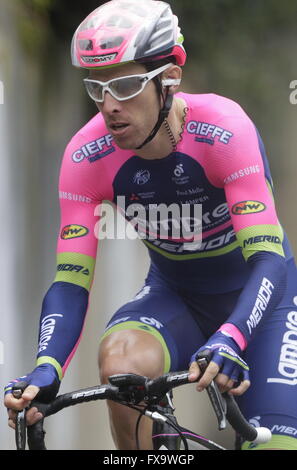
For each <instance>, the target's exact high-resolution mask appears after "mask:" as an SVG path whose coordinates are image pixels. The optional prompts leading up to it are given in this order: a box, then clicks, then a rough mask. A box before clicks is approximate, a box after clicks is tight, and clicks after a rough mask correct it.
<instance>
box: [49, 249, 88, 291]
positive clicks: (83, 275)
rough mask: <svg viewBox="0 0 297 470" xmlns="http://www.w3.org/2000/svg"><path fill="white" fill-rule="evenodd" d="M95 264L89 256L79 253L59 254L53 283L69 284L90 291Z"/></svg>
mask: <svg viewBox="0 0 297 470" xmlns="http://www.w3.org/2000/svg"><path fill="white" fill-rule="evenodd" d="M95 262H96V261H95V259H94V258H92V257H91V256H87V255H83V254H81V253H73V252H71V253H59V254H58V256H57V274H56V277H55V279H54V282H69V283H71V284H76V285H78V286H81V287H84V288H85V289H87V290H90V288H91V284H92V280H93V276H94V269H95Z"/></svg>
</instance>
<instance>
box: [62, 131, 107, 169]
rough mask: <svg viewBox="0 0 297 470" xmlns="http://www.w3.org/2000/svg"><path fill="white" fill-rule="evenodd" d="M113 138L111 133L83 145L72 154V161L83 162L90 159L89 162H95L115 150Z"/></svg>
mask: <svg viewBox="0 0 297 470" xmlns="http://www.w3.org/2000/svg"><path fill="white" fill-rule="evenodd" d="M112 141H113V138H112V136H111V135H110V134H107V135H104V136H103V137H100V138H99V139H97V140H93V141H92V142H89V143H87V144H86V145H83V146H82V147H81V148H79V149H78V150H76V151H75V152H74V153H73V154H72V157H71V158H72V161H73V162H74V163H81V162H83V161H84V160H88V161H89V163H94V162H96V161H97V160H100V159H101V158H104V157H107V155H109V154H111V153H112V152H115V147H114V146H113V145H112Z"/></svg>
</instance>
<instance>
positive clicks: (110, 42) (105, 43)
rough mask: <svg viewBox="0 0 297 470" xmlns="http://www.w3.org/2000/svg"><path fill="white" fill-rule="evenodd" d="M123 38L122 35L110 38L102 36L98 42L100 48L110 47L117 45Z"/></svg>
mask: <svg viewBox="0 0 297 470" xmlns="http://www.w3.org/2000/svg"><path fill="white" fill-rule="evenodd" d="M123 41H124V38H123V37H122V36H115V37H110V38H103V39H102V40H101V43H100V47H101V48H102V49H112V48H113V47H119V46H120V45H121V44H122V42H123Z"/></svg>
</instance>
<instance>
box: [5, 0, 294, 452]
mask: <svg viewBox="0 0 297 470" xmlns="http://www.w3.org/2000/svg"><path fill="white" fill-rule="evenodd" d="M72 61H73V64H74V66H76V67H81V68H85V69H86V70H89V77H88V78H87V79H86V80H85V85H86V88H87V91H88V93H89V95H90V97H91V98H92V99H93V100H94V101H95V102H96V105H97V107H98V110H99V113H98V114H96V115H95V116H94V117H93V118H92V119H91V121H90V122H88V123H87V124H86V125H85V126H84V127H83V128H82V129H81V130H80V131H79V132H78V133H77V134H76V135H75V136H74V137H73V138H72V140H71V141H70V143H69V144H68V146H67V148H66V151H65V155H64V158H63V163H62V167H61V175H60V185H59V189H60V198H61V229H60V235H59V240H58V249H57V275H56V278H55V280H54V283H53V285H52V286H51V287H50V289H49V291H48V292H47V294H46V296H45V299H44V302H43V306H42V314H41V320H40V337H39V350H38V355H37V364H36V368H35V369H34V370H33V372H31V373H30V374H27V375H26V376H25V377H24V378H23V379H25V380H26V382H27V383H28V387H27V389H26V390H25V392H24V394H23V397H22V398H21V399H19V400H16V399H15V398H13V396H12V394H11V387H12V384H13V382H11V383H10V384H9V385H8V386H7V388H6V397H5V405H6V406H7V407H8V408H9V419H10V425H11V426H13V421H14V418H15V411H13V410H19V409H22V408H23V407H25V406H26V405H27V404H28V403H29V402H30V401H31V400H32V399H33V398H34V396H36V394H37V393H38V398H39V399H40V400H44V401H47V400H51V399H52V398H53V397H54V396H55V395H56V393H57V391H58V388H59V385H60V382H61V380H62V377H63V375H64V373H65V370H66V369H67V366H68V364H69V362H70V360H71V358H72V356H73V354H74V352H75V350H76V348H77V345H78V342H79V338H80V334H81V330H82V327H83V323H84V319H85V314H86V311H87V305H88V296H89V291H90V287H91V283H92V277H93V272H94V265H95V258H96V249H97V237H96V235H95V231H94V228H96V226H97V222H98V215H96V214H98V211H97V210H95V209H96V207H97V205H98V204H100V203H101V202H102V201H103V200H109V201H112V202H113V203H114V204H115V205H117V202H118V198H119V197H120V196H121V198H122V199H121V200H123V197H124V201H125V203H124V207H121V208H120V209H121V210H122V211H123V212H124V213H125V216H126V217H127V219H128V220H130V219H131V218H132V217H131V212H130V211H129V208H130V204H131V202H132V201H135V200H137V203H138V204H141V205H142V207H143V208H144V209H145V211H146V216H148V215H149V214H148V211H149V209H150V208H151V207H152V205H156V204H157V205H158V204H162V203H165V204H167V205H170V204H178V205H179V207H180V206H181V205H182V204H185V205H187V206H190V207H192V208H193V207H194V205H195V204H202V218H201V221H202V243H199V240H198V239H197V237H196V235H195V236H192V238H191V239H189V238H188V237H186V236H185V234H184V233H183V234H182V236H180V237H177V236H176V235H175V234H173V230H172V229H173V226H174V225H175V222H176V220H175V219H174V217H173V216H172V220H171V225H170V223H168V221H162V220H161V222H160V223H159V225H158V224H157V225H156V224H155V225H154V227H153V228H155V229H156V230H155V232H154V230H153V228H152V227H151V226H150V224H146V223H145V222H143V221H142V222H141V220H140V219H139V220H138V225H137V228H138V230H139V232H140V231H141V234H142V238H143V241H144V243H145V245H146V246H147V248H148V252H149V255H150V259H151V266H150V269H149V272H148V275H147V278H146V280H145V284H144V287H143V289H142V290H141V291H140V292H139V293H138V294H137V295H136V296H135V298H134V299H132V300H131V301H130V302H128V303H127V304H126V305H124V306H123V307H121V308H120V309H119V310H118V311H117V312H116V313H115V314H114V316H113V317H112V318H111V319H110V321H109V323H108V325H107V328H106V331H105V333H104V335H103V338H102V341H101V344H100V352H99V368H100V374H101V380H102V382H106V381H107V378H108V376H109V375H111V374H114V373H121V372H134V373H138V374H142V375H146V376H149V377H156V376H158V375H160V374H162V373H164V371H169V370H178V369H184V368H186V367H188V365H189V363H190V371H191V378H192V380H195V379H196V378H198V376H199V369H198V365H197V363H196V353H197V351H200V350H203V349H208V350H210V351H211V352H212V361H211V363H210V364H209V366H208V368H207V370H206V372H205V374H204V375H203V377H202V378H201V379H200V380H199V382H198V385H197V387H198V390H203V389H204V388H205V387H206V386H207V385H208V384H209V383H210V381H211V380H212V379H213V378H215V380H216V381H217V382H218V384H219V386H220V388H221V390H223V391H229V393H232V394H234V395H236V396H238V397H239V400H240V404H241V408H242V411H243V413H244V414H245V416H246V418H247V419H250V420H253V423H254V422H255V421H256V422H259V423H260V424H261V425H263V426H267V427H269V428H270V429H271V430H272V433H273V438H272V441H271V443H269V444H265V445H259V446H256V447H253V448H257V449H260V448H265V449H268V448H278V449H297V440H296V438H295V434H296V429H297V422H296V420H297V410H296V407H295V386H296V376H297V375H296V374H297V373H296V339H294V336H295V335H296V325H297V309H296V305H297V289H296V287H295V285H296V282H295V279H296V268H295V262H294V258H293V255H292V252H291V249H290V246H289V243H288V240H287V237H286V235H285V233H284V232H283V229H282V227H281V225H280V223H279V221H278V218H277V215H276V211H275V205H274V200H273V185H272V179H271V175H270V170H269V165H268V162H267V157H266V155H265V149H264V146H263V143H262V140H261V137H260V135H259V133H258V131H257V129H256V127H255V125H254V124H253V122H252V121H251V119H250V118H249V117H248V116H247V115H246V113H245V112H244V111H243V110H242V108H241V107H240V106H239V105H238V104H237V103H235V102H233V101H231V100H230V99H227V98H224V97H221V96H217V95H214V94H196V95H194V94H193V95H191V94H186V93H181V92H178V91H177V90H178V86H179V84H180V81H181V75H182V66H183V65H184V64H185V61H186V52H185V49H184V47H183V37H182V35H181V31H180V28H179V26H178V19H177V17H176V16H175V15H173V13H172V11H171V8H170V6H169V5H168V4H167V3H164V2H159V1H155V0H138V1H133V0H112V1H110V2H108V3H106V4H104V5H102V6H100V7H99V8H98V9H96V10H95V11H94V12H92V13H91V14H90V15H89V16H88V17H87V18H86V20H85V21H83V23H82V24H81V25H80V26H79V27H78V29H77V30H76V32H75V35H74V38H73V42H72ZM193 217H194V216H193ZM193 217H192V216H190V222H191V223H190V227H191V228H193V227H194V226H195V227H196V226H197V225H199V224H198V222H197V220H196V219H195V218H193ZM146 220H149V218H147V219H146ZM187 220H188V221H189V218H188V219H187ZM165 222H166V223H168V225H170V227H171V231H170V230H169V232H170V233H169V235H168V236H167V237H164V236H163V235H162V230H161V228H162V227H163V226H164V223H165ZM162 223H163V225H162ZM183 223H185V220H184V219H183V218H181V220H180V224H181V225H182V224H183ZM191 233H192V232H191ZM249 367H250V368H251V370H250V371H249ZM17 380H19V379H17ZM250 384H251V386H250ZM268 397H269V399H268ZM109 410H110V417H111V428H112V433H113V437H114V440H115V443H116V445H117V447H118V448H119V449H133V448H135V442H134V426H135V419H136V416H135V414H134V412H133V411H131V410H130V409H128V408H126V407H123V406H120V405H117V404H114V403H111V404H109ZM40 418H41V414H40V413H37V411H36V409H34V408H33V409H31V410H30V412H29V413H28V420H29V422H30V423H33V422H35V421H37V420H38V419H40ZM142 431H143V432H142V433H141V434H142V436H143V442H142V447H144V448H150V446H151V437H150V423H149V422H147V421H145V420H144V422H143V429H142ZM243 446H244V448H246V447H248V445H247V443H245V444H244V445H243Z"/></svg>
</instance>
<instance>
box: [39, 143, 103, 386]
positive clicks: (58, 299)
mask: <svg viewBox="0 0 297 470" xmlns="http://www.w3.org/2000/svg"><path fill="white" fill-rule="evenodd" d="M81 144H82V142H81V139H80V137H79V136H76V137H75V138H74V139H73V140H72V141H71V142H70V144H69V145H68V146H67V148H66V151H65V154H64V157H63V161H62V166H61V171H60V178H59V197H60V215H61V216H60V228H59V234H58V243H57V271H56V276H55V278H54V281H53V284H52V286H51V287H50V289H49V290H48V292H47V293H46V295H45V298H44V300H43V304H42V313H41V318H40V328H39V345H38V355H37V365H41V364H44V363H50V364H52V365H53V366H54V367H55V369H56V371H57V375H58V377H59V379H60V380H61V379H62V377H63V375H64V373H65V371H66V368H67V366H68V365H69V363H70V360H71V358H72V357H73V355H74V353H75V351H76V349H77V347H78V344H79V341H80V337H81V333H82V329H83V325H84V321H85V316H86V312H87V308H88V299H89V291H90V288H91V285H92V281H93V276H94V269H95V261H96V253H97V246H98V240H97V232H96V231H97V228H98V221H99V215H98V214H99V210H98V209H99V207H100V204H101V203H102V200H103V197H104V196H103V194H101V193H100V187H103V186H101V185H100V174H99V176H98V175H96V177H95V175H94V169H93V168H92V167H90V164H89V162H86V164H84V163H82V164H78V163H76V162H75V160H73V154H74V152H75V150H76V149H77V148H78V147H79V146H80V145H81ZM102 181H104V178H103V175H102Z"/></svg>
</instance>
